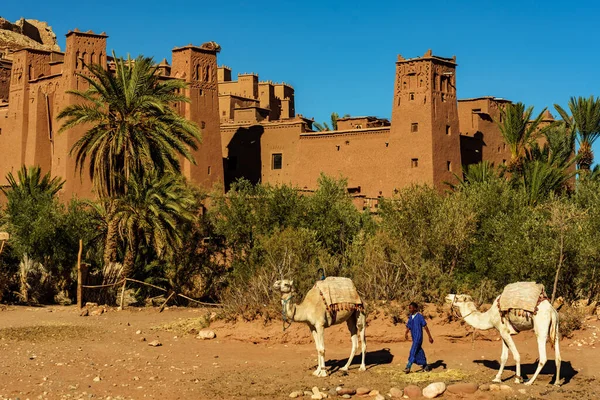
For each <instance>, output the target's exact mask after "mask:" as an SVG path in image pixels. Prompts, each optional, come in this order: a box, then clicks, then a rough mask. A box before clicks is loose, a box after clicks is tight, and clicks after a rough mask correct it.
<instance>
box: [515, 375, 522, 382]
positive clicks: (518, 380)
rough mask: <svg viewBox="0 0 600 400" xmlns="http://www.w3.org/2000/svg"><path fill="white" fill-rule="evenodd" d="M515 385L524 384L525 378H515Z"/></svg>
mask: <svg viewBox="0 0 600 400" xmlns="http://www.w3.org/2000/svg"><path fill="white" fill-rule="evenodd" d="M515 383H523V378H519V377H518V376H517V377H516V378H515Z"/></svg>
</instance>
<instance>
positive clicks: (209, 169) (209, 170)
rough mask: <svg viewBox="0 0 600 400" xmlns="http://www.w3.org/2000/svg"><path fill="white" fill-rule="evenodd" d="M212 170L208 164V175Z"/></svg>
mask: <svg viewBox="0 0 600 400" xmlns="http://www.w3.org/2000/svg"><path fill="white" fill-rule="evenodd" d="M211 172H212V168H211V167H210V165H209V166H208V175H210V173H211Z"/></svg>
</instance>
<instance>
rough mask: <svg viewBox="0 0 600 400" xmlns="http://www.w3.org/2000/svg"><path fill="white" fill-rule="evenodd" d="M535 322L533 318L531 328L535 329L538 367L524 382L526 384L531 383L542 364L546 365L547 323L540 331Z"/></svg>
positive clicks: (540, 369)
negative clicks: (538, 355)
mask: <svg viewBox="0 0 600 400" xmlns="http://www.w3.org/2000/svg"><path fill="white" fill-rule="evenodd" d="M535 322H536V321H535V320H534V325H533V329H534V331H535V336H536V338H537V343H538V351H539V354H540V361H539V362H538V367H537V369H536V370H535V374H533V376H532V377H531V379H529V380H528V381H527V382H525V384H526V385H531V384H533V382H534V381H535V379H536V378H537V377H538V375H539V374H540V372H541V371H542V368H544V365H546V361H547V360H548V356H547V355H546V341H547V340H548V333H547V332H548V325H546V329H544V328H542V329H541V331H540V329H539V328H538V325H537V324H536V323H535Z"/></svg>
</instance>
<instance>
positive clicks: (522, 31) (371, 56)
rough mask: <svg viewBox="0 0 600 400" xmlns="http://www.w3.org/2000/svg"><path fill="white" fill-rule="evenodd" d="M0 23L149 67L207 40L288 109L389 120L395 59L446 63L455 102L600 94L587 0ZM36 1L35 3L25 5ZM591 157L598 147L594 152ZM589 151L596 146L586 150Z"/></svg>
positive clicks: (599, 45)
mask: <svg viewBox="0 0 600 400" xmlns="http://www.w3.org/2000/svg"><path fill="white" fill-rule="evenodd" d="M4 3H5V4H3V5H2V9H1V13H2V14H1V16H2V17H4V18H7V19H9V20H12V21H14V20H16V19H18V18H20V17H21V16H24V17H26V18H35V19H40V20H46V21H48V22H49V23H50V25H52V27H53V28H54V31H55V33H56V34H57V36H58V38H59V44H60V45H61V48H63V49H64V41H65V40H64V39H65V38H64V35H65V33H66V32H67V31H68V30H69V29H74V28H75V27H78V28H79V29H81V30H89V29H91V30H93V31H95V32H101V31H106V32H107V33H108V35H109V36H110V37H109V41H108V49H109V50H111V49H114V50H115V51H116V52H117V54H119V55H124V54H126V53H128V52H129V53H131V54H132V55H137V54H140V53H141V54H144V55H151V56H154V57H155V58H156V59H157V60H160V59H162V58H163V57H166V58H167V59H168V60H170V51H171V48H172V47H174V46H181V45H186V44H188V43H193V44H197V45H199V44H201V43H203V42H206V41H209V40H214V41H216V42H217V43H219V44H220V45H221V47H222V51H221V53H220V55H219V63H220V64H226V65H228V66H230V67H232V68H233V70H234V74H237V73H238V72H257V73H259V74H260V78H261V79H263V80H273V81H285V82H288V83H290V84H292V85H293V86H294V88H295V89H296V110H297V112H299V113H302V114H303V115H305V116H307V117H315V119H316V120H317V121H323V120H327V119H328V116H329V114H330V113H331V112H332V111H336V112H338V113H339V114H345V113H349V114H352V115H377V116H381V117H389V116H390V115H391V104H392V94H393V81H394V62H395V60H396V56H397V54H402V55H403V56H404V57H415V56H420V55H422V54H423V53H424V52H425V51H426V50H427V49H429V48H431V49H432V50H433V52H434V54H436V55H440V56H446V57H450V56H452V55H456V56H457V62H458V64H459V66H458V70H457V88H458V96H459V98H466V97H475V96H484V95H493V96H497V97H504V98H507V99H511V100H514V101H523V102H525V103H526V104H531V105H534V106H535V107H536V109H537V110H538V111H539V110H541V109H542V108H543V107H545V106H549V107H551V106H552V104H554V103H559V104H562V105H565V104H566V103H567V101H568V98H569V97H570V96H573V95H574V96H579V95H582V96H589V95H590V94H594V95H600V90H599V88H600V77H599V74H600V51H599V50H600V41H599V37H600V35H599V33H600V24H599V22H598V20H599V19H600V5H599V4H596V3H597V2H595V1H587V0H585V1H576V2H575V1H571V2H564V1H563V2H560V1H557V0H548V1H545V2H543V3H541V2H538V1H532V0H520V1H515V0H506V1H488V0H479V1H411V2H407V1H399V0H396V1H387V0H385V1H381V0H380V1H364V0H363V1H351V0H349V1H343V2H342V1H323V0H321V1H315V0H303V1H299V2H298V1H293V2H292V1H287V0H279V1H271V0H263V1H232V0H230V1H213V2H208V1H202V0H200V1H198V0H196V1H193V2H192V1H178V2H169V1H161V2H152V1H144V2H142V1H137V0H131V1H121V2H118V3H116V4H118V5H112V4H110V5H109V3H107V2H92V1H87V0H80V1H77V2H76V1H72V0H69V1H65V0H53V1H47V0H44V1H41V0H34V1H33V2H31V1H30V2H23V1H6V2H4ZM36 3H39V4H36ZM597 150H600V148H598V149H597ZM597 153H600V151H597Z"/></svg>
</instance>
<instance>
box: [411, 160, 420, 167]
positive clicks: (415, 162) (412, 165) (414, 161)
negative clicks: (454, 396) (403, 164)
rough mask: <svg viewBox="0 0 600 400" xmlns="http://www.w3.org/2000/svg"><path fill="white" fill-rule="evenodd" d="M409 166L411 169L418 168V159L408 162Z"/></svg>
mask: <svg viewBox="0 0 600 400" xmlns="http://www.w3.org/2000/svg"><path fill="white" fill-rule="evenodd" d="M410 166H411V168H417V167H418V166H419V159H418V158H413V159H412V160H410Z"/></svg>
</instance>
